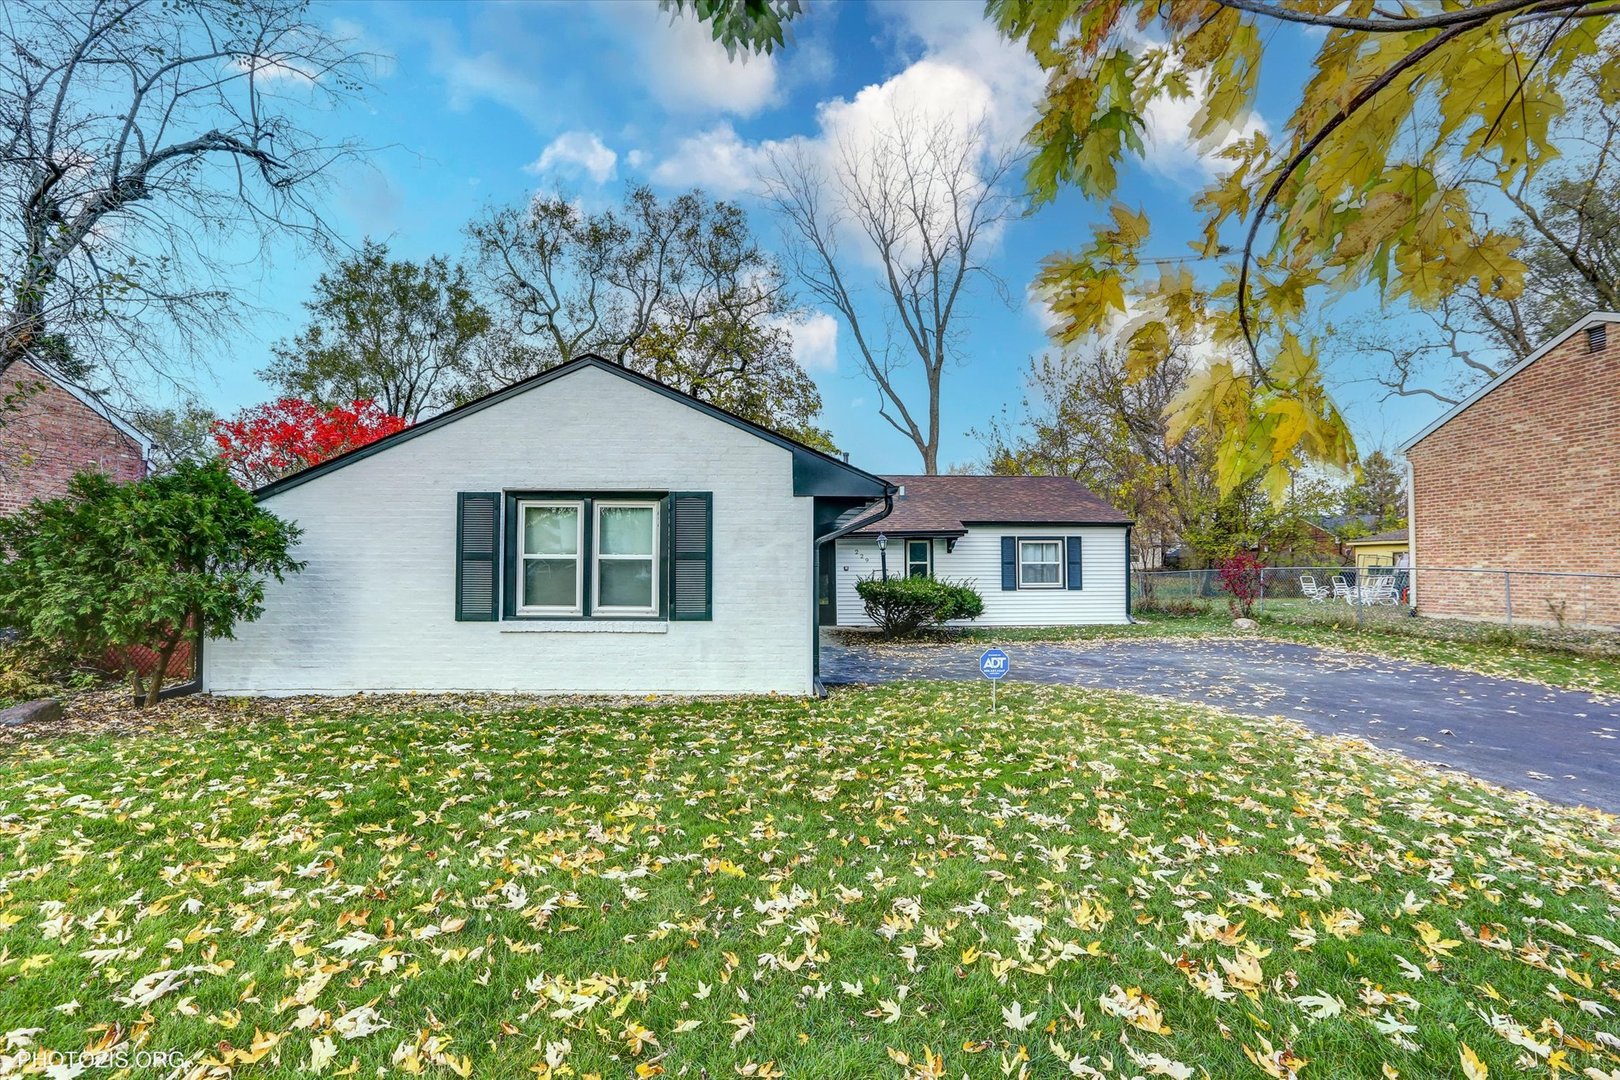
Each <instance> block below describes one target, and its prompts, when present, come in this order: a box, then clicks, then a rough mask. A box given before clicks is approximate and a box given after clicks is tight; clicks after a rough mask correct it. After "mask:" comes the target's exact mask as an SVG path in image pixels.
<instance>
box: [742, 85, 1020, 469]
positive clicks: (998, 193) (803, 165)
mask: <svg viewBox="0 0 1620 1080" xmlns="http://www.w3.org/2000/svg"><path fill="white" fill-rule="evenodd" d="M1017 163H1018V158H1017V155H1016V154H1015V153H1014V152H1013V151H1012V150H1008V149H996V148H993V147H991V146H990V143H989V138H988V133H987V131H986V130H985V127H984V125H983V124H982V123H980V124H978V125H973V126H969V127H967V128H965V129H964V128H963V126H962V125H961V124H960V121H958V120H956V119H954V118H946V119H939V120H932V121H930V120H924V119H923V118H921V117H919V116H917V115H916V114H911V113H898V112H897V113H895V114H893V115H892V116H891V117H890V118H889V123H888V124H887V126H886V129H885V130H884V131H882V132H880V133H879V134H878V135H877V136H876V137H875V138H874V139H873V140H872V141H871V142H870V143H863V144H860V145H857V144H854V143H850V142H846V143H844V144H843V145H841V146H839V147H838V148H837V152H836V155H835V157H834V160H833V161H832V163H831V164H830V165H826V164H823V163H822V162H821V161H819V160H817V159H816V158H815V157H814V156H813V155H812V153H811V151H810V150H809V149H808V148H807V147H805V146H803V145H797V144H796V145H794V146H791V147H788V148H786V149H779V150H777V151H775V152H774V153H773V154H772V155H771V157H770V160H769V163H768V165H767V168H766V170H765V175H764V176H763V177H762V179H763V182H764V185H765V192H766V197H767V199H768V200H769V201H770V202H771V204H772V206H773V207H774V209H775V210H776V212H777V214H778V216H779V217H780V218H781V219H782V221H783V224H784V226H785V227H786V231H787V232H788V233H789V235H790V236H791V237H792V238H793V239H794V240H795V244H794V254H793V256H792V258H793V266H794V269H795V271H796V272H797V276H798V279H799V280H800V282H801V283H802V284H803V285H804V286H805V288H806V289H807V290H809V292H810V293H811V294H812V295H814V296H815V297H816V298H817V299H818V300H819V301H820V302H821V303H822V304H824V305H826V306H827V307H830V308H832V309H833V310H834V311H836V312H837V313H838V314H839V315H840V316H841V317H842V318H843V321H844V323H845V325H847V326H848V327H849V329H850V333H851V335H852V336H853V337H854V339H855V347H856V350H857V352H858V353H859V354H860V357H861V361H862V365H863V367H864V368H865V371H866V374H867V376H868V377H869V378H870V379H871V380H872V382H873V384H874V385H875V386H876V387H877V390H878V397H879V403H878V415H879V416H880V417H881V418H882V419H883V420H884V421H885V422H886V423H888V424H889V425H890V426H891V427H893V428H894V429H895V430H896V431H898V432H899V433H900V434H902V435H904V436H906V438H908V439H910V440H911V443H912V445H914V446H915V447H916V448H917V452H918V454H919V455H920V456H921V457H922V461H923V469H924V471H926V472H927V473H930V474H933V473H937V472H938V471H939V438H940V405H939V402H940V390H941V387H942V385H943V381H944V373H945V370H946V368H947V367H948V366H949V364H950V363H952V362H953V361H955V360H956V359H957V358H958V356H959V349H960V344H961V342H960V338H961V327H960V312H959V310H958V304H959V302H960V301H961V299H962V297H963V296H964V295H965V294H966V292H967V290H968V288H969V287H970V286H971V285H972V283H973V282H974V281H978V280H983V281H986V282H989V283H990V284H991V285H992V287H996V288H997V289H998V290H999V291H1001V292H1002V293H1003V295H1005V290H1004V289H1003V288H1001V286H1000V283H999V281H997V280H996V279H995V277H994V275H993V274H991V273H990V271H989V270H988V269H987V268H986V267H985V266H984V264H983V263H982V262H980V261H979V259H978V257H979V254H980V251H979V249H980V248H982V247H983V246H984V244H985V243H986V242H987V240H988V238H989V237H990V236H991V235H993V233H994V232H995V230H996V229H997V228H998V227H999V226H1000V224H1001V223H1002V222H1003V221H1005V220H1006V218H1007V217H1008V216H1009V215H1010V214H1011V213H1012V201H1011V198H1010V196H1009V194H1008V192H1007V184H1006V180H1007V177H1008V175H1009V173H1010V171H1011V170H1012V169H1013V168H1014V167H1015V166H1016V165H1017ZM829 174H830V175H829ZM846 237H850V238H855V239H858V240H860V241H861V244H862V248H863V254H864V256H865V257H866V258H868V259H870V260H871V261H873V262H874V263H875V266H876V273H875V275H874V277H875V278H876V281H875V282H873V283H872V287H873V288H874V291H875V292H876V294H877V299H875V300H873V301H871V302H870V303H868V302H867V297H866V291H865V290H863V289H861V288H860V287H859V286H858V285H857V284H856V282H857V280H858V279H857V278H856V277H855V276H854V275H855V274H856V273H857V271H856V270H855V269H854V260H851V259H846V258H845V256H844V255H843V254H842V252H841V251H840V243H841V241H842V240H843V239H844V238H846ZM878 312H881V313H884V315H886V318H883V319H882V321H883V322H884V324H885V327H886V329H885V333H884V334H883V335H882V336H881V337H875V336H874V335H873V334H872V333H871V330H870V326H871V322H872V320H873V319H875V318H880V316H879V315H878V314H877V313H878ZM912 364H915V365H917V366H918V367H919V368H920V369H921V372H922V380H923V384H924V389H925V392H926V396H925V397H923V398H922V399H921V400H920V401H919V400H908V394H907V392H906V390H905V389H904V388H903V387H902V385H901V382H900V377H899V376H900V373H901V372H902V371H903V370H904V369H906V368H908V367H910V366H911V365H912Z"/></svg>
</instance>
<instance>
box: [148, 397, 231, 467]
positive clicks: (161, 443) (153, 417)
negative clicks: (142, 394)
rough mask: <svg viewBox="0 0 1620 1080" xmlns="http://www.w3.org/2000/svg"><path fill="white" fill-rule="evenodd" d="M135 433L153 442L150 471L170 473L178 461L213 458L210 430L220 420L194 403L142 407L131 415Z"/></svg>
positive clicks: (216, 448)
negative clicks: (137, 432)
mask: <svg viewBox="0 0 1620 1080" xmlns="http://www.w3.org/2000/svg"><path fill="white" fill-rule="evenodd" d="M129 420H130V423H132V424H134V425H135V430H137V431H139V432H140V433H141V434H143V435H145V436H146V437H147V438H149V439H151V440H152V471H153V472H154V473H167V472H173V471H174V470H175V469H176V468H177V467H179V465H180V463H181V462H186V461H189V462H201V461H207V460H209V459H210V458H212V457H214V456H216V454H217V452H218V447H217V446H216V445H215V443H214V436H213V430H214V425H215V423H216V422H218V420H219V417H217V416H215V415H214V412H213V410H212V409H209V408H207V407H205V406H203V405H201V404H199V403H198V402H196V401H185V402H182V403H181V404H179V405H176V406H171V407H166V408H154V407H151V406H141V407H139V408H136V409H134V410H133V411H131V413H130V417H129Z"/></svg>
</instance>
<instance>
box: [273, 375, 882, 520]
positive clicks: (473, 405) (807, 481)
mask: <svg viewBox="0 0 1620 1080" xmlns="http://www.w3.org/2000/svg"><path fill="white" fill-rule="evenodd" d="M585 367H594V368H598V369H600V370H602V371H606V372H610V373H611V374H614V375H617V376H619V377H621V378H624V379H628V380H630V381H631V382H635V383H639V384H640V385H642V386H645V387H646V388H647V389H649V390H652V391H654V392H656V393H659V394H663V395H664V396H665V397H668V398H670V399H671V400H673V401H678V402H680V403H681V404H683V405H688V406H690V407H692V408H694V409H697V410H698V411H699V412H703V413H707V414H709V415H710V416H713V417H714V418H715V419H717V420H720V421H722V422H724V423H727V424H731V425H732V426H734V427H737V428H740V429H742V430H744V431H747V432H749V433H750V434H752V435H756V436H758V437H759V438H762V439H764V440H765V441H766V442H771V443H775V444H776V445H778V446H780V447H782V448H783V449H785V450H787V451H788V452H789V453H791V454H792V455H793V494H795V495H814V496H836V497H844V498H882V497H883V496H885V495H892V494H894V492H895V491H896V490H897V489H896V487H895V486H894V485H893V484H891V483H889V482H888V481H887V480H885V479H884V478H883V477H881V476H876V475H874V474H872V473H869V472H867V471H866V470H864V469H860V468H856V467H855V466H854V465H851V464H849V462H847V461H840V460H839V459H838V458H835V457H833V456H832V455H831V454H828V453H824V452H823V451H820V450H817V449H815V448H814V447H812V446H806V445H804V444H803V443H801V442H798V441H796V440H794V439H791V438H789V437H787V436H786V435H782V434H779V433H778V432H774V431H772V430H770V429H769V428H766V427H762V426H760V425H759V424H756V423H754V422H753V421H751V420H745V419H743V418H742V417H740V416H737V415H736V414H734V413H730V412H727V411H726V410H724V409H722V408H720V407H719V406H716V405H711V404H709V403H708V402H706V401H699V400H698V399H697V398H695V397H692V396H691V395H690V394H685V393H682V392H681V391H679V390H676V389H674V388H673V387H669V386H665V385H664V384H663V383H661V382H659V381H658V380H657V379H651V378H648V377H647V376H645V375H642V374H640V373H638V372H634V371H631V370H630V369H628V368H626V367H623V366H621V365H619V364H615V363H613V362H611V361H609V360H604V359H603V358H602V357H600V356H581V357H579V358H577V359H574V360H570V361H568V362H567V363H566V364H559V365H557V366H556V367H554V368H549V369H547V370H545V371H542V372H539V373H538V374H535V375H531V376H529V377H528V378H526V379H521V380H519V381H517V382H515V383H512V384H511V385H510V386H504V387H502V388H501V389H499V390H495V391H492V392H490V393H488V394H485V395H484V396H483V397H481V398H475V399H474V400H472V401H469V402H467V403H466V404H464V405H458V406H456V407H455V408H454V409H450V410H448V411H446V412H442V413H440V414H439V415H437V416H434V417H430V418H429V419H427V420H424V421H422V422H421V423H419V424H413V425H411V426H410V427H408V428H405V429H404V430H403V431H398V432H395V433H394V434H392V435H389V436H387V437H385V438H381V439H378V440H377V441H376V442H373V443H368V444H366V445H365V446H361V447H357V448H355V449H353V450H350V451H348V452H347V453H343V454H339V455H338V456H337V457H334V458H330V459H328V460H326V461H323V462H321V463H320V464H319V465H311V466H310V467H309V468H307V469H301V470H299V471H298V472H295V473H293V474H292V475H291V476H283V477H281V478H280V479H279V480H273V481H271V482H270V483H268V484H265V485H264V486H262V487H259V488H256V489H255V490H254V492H253V497H254V498H255V499H267V498H269V497H271V496H272V495H280V494H281V493H283V492H285V491H289V490H291V489H292V488H295V487H298V486H300V485H302V484H306V483H308V482H309V481H311V480H314V479H316V478H318V477H321V476H324V475H326V474H327V473H330V472H336V471H337V470H338V469H341V468H344V467H345V466H347V465H352V464H354V463H355V462H357V461H362V460H364V459H365V458H368V457H371V456H372V455H373V454H380V453H382V452H383V451H384V450H387V449H389V448H391V447H393V446H397V445H398V444H400V443H402V442H405V441H407V440H409V439H414V438H415V437H416V436H418V435H425V434H427V433H428V432H430V431H434V430H437V429H438V428H441V427H447V426H449V425H450V424H452V423H454V422H455V421H457V420H460V419H463V418H464V417H467V416H471V415H472V414H473V413H475V412H481V411H482V410H484V409H487V408H489V407H490V406H491V405H497V404H499V403H500V402H502V401H505V400H507V399H508V398H512V397H516V396H517V395H519V394H522V393H525V392H527V391H529V390H532V389H534V388H535V387H538V386H541V385H543V384H545V383H548V382H551V381H552V380H554V379H558V378H561V377H563V376H564V375H569V374H572V373H573V372H575V371H578V370H580V369H581V368H585Z"/></svg>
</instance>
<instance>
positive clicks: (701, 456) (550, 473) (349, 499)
mask: <svg viewBox="0 0 1620 1080" xmlns="http://www.w3.org/2000/svg"><path fill="white" fill-rule="evenodd" d="M604 416H611V417H612V418H613V423H611V424H604V423H602V418H603V417H604ZM503 490H520V491H568V492H575V491H577V492H591V493H593V495H594V496H595V497H596V498H597V499H599V500H611V499H612V497H613V494H614V492H622V493H624V499H625V500H629V499H631V498H633V493H648V492H665V491H667V492H682V491H705V492H713V497H714V517H713V526H714V545H713V550H714V559H713V566H714V576H713V590H714V617H713V619H712V620H711V621H690V622H686V621H669V622H664V621H662V620H659V619H656V618H653V619H649V618H645V617H643V618H641V619H633V618H630V617H625V618H622V619H617V620H615V619H608V618H604V619H601V620H593V619H573V620H566V619H565V620H543V619H540V620H527V621H518V620H501V621H497V622H458V621H456V620H455V585H456V506H457V493H458V492H465V491H503ZM811 502H812V501H811V500H810V499H808V498H797V497H795V496H794V495H793V468H792V454H791V453H790V452H789V451H788V450H786V449H784V448H783V447H780V446H777V445H775V444H772V443H770V442H767V441H765V440H763V439H761V438H759V437H757V436H755V435H753V434H750V433H749V432H746V431H743V430H740V429H738V428H736V427H734V426H732V425H730V424H727V423H725V422H723V421H720V420H717V419H715V418H714V417H711V416H707V415H705V414H704V413H702V412H699V411H698V410H696V409H693V408H691V407H690V406H687V405H684V404H682V403H680V402H678V401H673V400H671V399H669V398H667V397H664V396H663V395H661V394H659V393H656V392H655V391H653V390H650V389H648V388H646V387H643V386H639V385H637V384H635V383H632V382H630V381H628V380H626V379H623V378H621V377H619V376H617V375H614V374H612V373H610V372H606V371H601V370H598V369H595V368H590V367H585V368H581V369H580V370H578V371H577V372H574V373H571V374H569V375H566V376H564V377H562V378H559V379H556V380H554V381H552V382H549V383H544V384H541V385H539V386H537V387H535V388H534V389H533V390H531V391H528V392H525V393H521V394H518V395H515V396H513V397H511V398H508V399H506V400H504V401H501V402H498V403H496V404H493V405H491V406H489V407H488V408H485V409H483V410H480V411H478V412H474V413H471V414H469V415H467V416H465V417H463V418H461V419H459V420H457V421H456V422H454V423H452V424H447V425H445V426H444V427H441V428H437V429H434V430H432V431H428V432H425V433H423V434H421V435H419V436H417V437H415V438H413V439H408V440H406V441H404V442H401V443H399V444H398V445H396V446H393V447H390V448H388V449H387V450H384V451H382V452H380V453H377V454H374V455H372V456H370V457H367V458H364V459H362V460H359V461H356V462H355V463H353V464H352V465H349V466H347V467H345V468H342V469H338V470H336V471H334V472H331V473H328V474H326V475H324V476H319V477H316V478H314V479H312V480H310V481H309V482H308V483H305V484H302V485H300V486H298V487H294V488H290V489H288V490H286V491H284V492H281V493H280V494H276V495H273V496H270V497H269V498H267V499H265V500H264V503H263V505H264V507H265V509H267V510H269V511H271V512H272V513H275V514H277V515H279V516H281V517H282V518H285V519H287V520H289V521H293V522H296V523H297V524H298V525H299V526H300V527H302V528H303V530H304V534H303V537H302V538H301V540H300V542H299V545H298V548H297V557H298V558H300V559H304V560H307V561H308V563H309V565H308V568H307V569H305V570H304V571H303V572H302V573H300V574H294V575H291V576H289V577H288V578H287V581H286V583H285V584H281V585H278V584H276V583H274V582H271V583H270V585H269V587H268V589H267V592H266V596H265V605H264V615H263V616H262V617H261V618H260V619H259V620H258V621H257V622H252V623H244V624H241V625H239V626H238V627H237V628H236V639H235V640H234V641H210V642H209V643H208V646H207V648H206V649H205V651H204V661H203V663H204V685H205V686H206V687H207V688H208V689H209V690H210V691H213V692H215V693H231V694H294V693H320V694H350V693H355V692H357V691H378V692H390V691H422V692H450V691H460V690H471V691H497V692H499V691H507V692H518V693H550V692H568V693H574V692H579V693H649V692H669V693H751V692H769V691H776V692H778V693H784V694H807V693H810V692H811V690H812V689H813V687H812V682H811V678H812V676H811V664H812V645H813V641H814V639H813V637H812V634H813V626H812V612H813V611H814V610H815V606H814V603H813V597H814V582H813V580H812V571H811V557H810V535H811V517H812V514H811ZM378 522H387V527H386V528H379V527H378V524H377V523H378ZM585 572H586V573H591V572H592V571H591V570H590V569H589V567H587V569H586V571H585Z"/></svg>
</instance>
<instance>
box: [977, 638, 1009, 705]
mask: <svg viewBox="0 0 1620 1080" xmlns="http://www.w3.org/2000/svg"><path fill="white" fill-rule="evenodd" d="M1010 666H1011V665H1010V664H1009V663H1008V662H1007V654H1006V653H1004V652H1002V651H1001V650H1000V649H986V650H984V655H983V656H980V657H979V674H980V675H983V676H984V677H985V678H987V679H989V680H990V711H991V712H995V711H996V683H998V682H1000V681H1001V680H1002V679H1005V678H1006V677H1007V669H1008V668H1009V667H1010Z"/></svg>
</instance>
